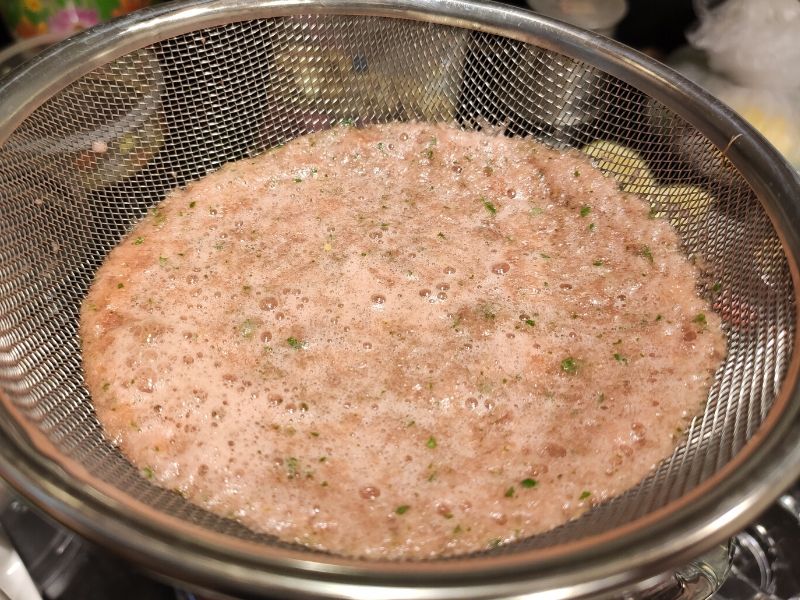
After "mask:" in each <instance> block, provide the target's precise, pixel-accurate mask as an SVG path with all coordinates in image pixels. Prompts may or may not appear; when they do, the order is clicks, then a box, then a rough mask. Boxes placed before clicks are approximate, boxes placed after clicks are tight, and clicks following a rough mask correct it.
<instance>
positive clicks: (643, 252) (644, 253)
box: [639, 246, 653, 264]
mask: <svg viewBox="0 0 800 600" xmlns="http://www.w3.org/2000/svg"><path fill="white" fill-rule="evenodd" d="M639 254H640V255H641V256H643V257H644V258H646V259H647V261H648V262H649V263H650V264H652V263H653V253H652V252H651V250H650V246H642V249H641V250H639Z"/></svg>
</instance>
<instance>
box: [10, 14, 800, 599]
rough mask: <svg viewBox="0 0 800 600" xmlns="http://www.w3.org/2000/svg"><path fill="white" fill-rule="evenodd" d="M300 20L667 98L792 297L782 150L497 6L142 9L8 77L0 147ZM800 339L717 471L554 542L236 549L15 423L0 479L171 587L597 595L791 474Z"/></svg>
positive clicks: (670, 78) (251, 593)
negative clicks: (442, 555)
mask: <svg viewBox="0 0 800 600" xmlns="http://www.w3.org/2000/svg"><path fill="white" fill-rule="evenodd" d="M309 11H312V12H314V13H316V14H347V15H371V16H386V17H393V18H406V19H422V20H425V21H428V22H434V23H439V24H443V25H450V26H460V27H466V28H469V29H473V30H476V31H483V32H487V33H495V34H500V35H503V36H506V37H509V38H513V39H515V40H518V41H520V42H525V43H533V44H536V45H538V46H540V47H544V48H547V49H549V50H553V51H555V52H559V53H562V54H566V55H567V56H570V57H572V58H575V59H578V60H585V61H587V62H589V63H591V64H593V65H595V66H596V67H598V68H599V69H601V70H603V71H605V72H607V73H609V74H610V75H612V76H614V77H617V78H618V79H620V80H622V81H624V82H626V83H628V84H630V85H632V86H634V87H636V88H637V89H639V90H641V91H643V92H644V93H646V94H648V95H649V96H651V97H653V98H655V99H656V100H659V101H661V102H662V103H664V104H666V105H668V106H669V107H670V109H671V110H673V111H675V112H676V113H677V114H679V115H680V116H681V117H683V118H684V119H685V120H686V121H687V122H689V123H690V124H691V125H693V126H695V127H697V129H699V130H700V131H702V132H703V133H704V134H705V135H706V136H707V137H708V139H709V140H710V141H711V142H712V143H713V144H714V145H716V146H717V147H718V148H720V149H723V150H724V153H725V154H726V156H727V157H728V158H729V159H730V161H731V162H732V163H733V165H734V166H736V167H737V168H738V169H739V170H740V172H741V173H742V174H743V176H744V177H745V178H746V179H747V181H748V183H749V184H750V185H751V186H752V188H753V189H754V190H755V192H756V193H757V195H758V197H759V198H760V199H761V201H762V204H763V206H764V208H765V210H766V211H767V213H768V215H769V216H770V218H771V219H772V222H773V225H774V226H775V228H776V230H777V232H778V235H779V236H780V237H781V241H782V243H783V247H784V251H785V253H786V256H787V258H788V262H789V269H790V272H791V276H792V281H793V284H794V290H795V292H794V295H795V300H797V298H798V292H797V290H798V289H800V271H799V270H798V261H797V257H798V256H800V235H798V231H795V230H793V229H792V228H791V227H790V226H789V227H787V226H786V225H785V224H791V223H798V224H800V203H798V199H800V192H799V190H800V177H798V175H797V174H796V173H795V172H794V171H793V170H792V169H791V168H790V167H789V166H788V165H787V164H786V162H785V161H784V160H783V158H782V157H781V156H780V154H779V153H778V152H777V151H776V150H775V149H774V148H772V147H771V146H770V145H769V144H768V143H767V142H766V141H765V140H764V139H763V138H762V137H761V136H760V135H759V134H758V133H757V132H756V131H755V130H754V129H753V128H752V127H750V126H749V125H748V124H747V123H745V122H744V121H743V120H742V119H741V118H740V117H738V116H737V115H735V114H734V113H733V112H732V111H730V110H729V109H728V108H726V107H725V106H724V105H722V104H721V103H720V102H719V101H717V100H715V99H714V98H713V97H711V96H710V95H708V94H706V93H705V92H703V91H702V90H701V89H700V88H698V87H696V86H694V85H692V84H690V83H689V82H687V81H685V80H683V79H682V78H681V77H680V76H678V75H677V74H675V73H674V72H673V71H671V70H670V69H668V68H666V67H664V66H663V65H660V64H659V63H657V62H656V61H653V60H651V59H649V58H647V57H644V56H643V55H641V54H639V53H637V52H635V51H633V50H631V49H629V48H627V47H625V46H622V45H621V44H618V43H615V42H613V41H611V40H608V39H606V38H603V37H601V36H598V35H595V34H592V33H588V32H585V31H582V30H578V29H576V28H573V27H570V26H567V25H564V24H560V23H557V22H554V21H550V20H548V19H546V18H543V17H539V16H536V15H533V14H531V13H529V12H526V11H522V10H518V9H513V8H510V7H507V6H503V5H494V4H488V3H487V4H484V3H474V2H468V1H463V0H440V1H435V0H402V1H400V2H389V1H386V0H384V1H374V0H360V1H354V0H325V1H324V2H319V3H318V2H311V1H309V0H281V1H277V2H267V1H264V0H259V1H252V2H247V3H243V2H241V1H237V0H221V1H215V0H189V1H186V2H182V3H177V4H167V5H162V6H158V7H154V8H151V9H146V10H143V11H139V12H137V13H134V14H132V15H130V16H128V17H126V18H123V19H121V20H118V21H114V22H111V23H107V24H104V25H101V26H98V27H96V28H94V29H92V30H90V31H87V32H85V33H82V34H79V35H77V36H75V37H73V38H71V39H69V40H67V41H65V42H63V43H61V44H59V45H58V46H56V47H54V48H52V49H50V50H48V51H47V52H45V53H44V54H43V55H42V56H41V57H40V58H38V59H36V60H35V61H33V62H32V63H30V64H29V65H27V66H25V67H23V68H22V69H20V70H18V71H17V72H15V73H14V74H13V75H12V76H11V77H9V78H8V79H7V80H6V81H5V82H4V84H3V86H2V88H0V106H3V109H4V116H2V117H0V144H2V143H3V142H4V141H5V140H6V139H7V138H8V136H9V135H11V133H12V132H13V131H14V130H15V129H16V127H18V126H19V124H20V123H22V121H23V120H24V119H25V118H26V117H27V116H29V115H30V114H31V113H32V112H33V111H34V110H35V109H36V108H37V107H38V106H40V105H41V104H42V103H44V102H45V101H46V100H47V99H48V98H50V97H51V96H53V95H54V94H55V93H57V92H58V91H59V90H61V89H63V88H64V87H66V86H67V85H68V84H70V83H72V82H73V81H75V80H77V79H78V78H79V77H81V76H82V75H85V74H87V73H89V72H90V71H92V70H93V69H95V68H97V67H99V66H101V65H103V64H105V63H107V62H109V61H111V60H114V59H116V58H118V57H120V56H123V55H125V54H127V53H129V52H132V51H134V50H137V49H139V48H141V47H144V46H148V45H150V44H153V43H156V42H159V41H162V40H164V39H168V38H171V37H174V36H176V35H180V34H182V33H188V32H190V31H194V30H197V29H201V28H206V27H214V26H217V25H222V24H227V23H231V22H235V21H244V20H250V19H261V18H272V17H276V16H286V15H291V14H305V13H308V12H309ZM796 304H798V303H797V302H796ZM795 320H796V319H795ZM799 344H800V342H799V341H798V339H797V338H796V339H795V346H794V348H793V350H792V359H791V361H790V364H789V367H788V370H787V374H786V376H785V380H784V384H783V386H782V388H781V391H780V393H779V395H778V396H777V398H776V399H775V403H774V405H773V408H772V410H771V412H770V414H769V416H768V417H767V419H766V420H765V422H764V423H763V424H762V425H761V427H760V429H759V431H758V432H757V433H756V435H755V436H754V437H753V439H751V440H750V442H749V443H748V445H747V446H746V447H745V448H744V449H743V450H742V451H741V452H739V453H738V454H737V455H736V456H735V457H734V458H733V459H732V460H731V461H730V462H729V463H728V464H727V465H726V466H725V467H724V468H722V469H721V470H720V471H719V472H717V473H716V474H714V475H713V476H712V477H710V478H709V479H707V480H705V481H704V482H702V483H701V484H699V485H698V486H697V487H696V488H694V489H693V490H692V491H691V492H690V493H689V494H687V495H685V496H684V497H682V498H680V499H679V500H677V501H674V502H671V503H669V504H667V505H666V506H665V507H663V508H661V509H659V510H656V511H654V512H653V513H651V514H649V515H647V516H646V517H643V518H641V519H638V520H636V521H633V522H632V523H630V524H629V525H627V526H625V527H620V528H617V529H615V530H613V531H611V532H608V533H606V534H602V535H598V536H594V537H592V538H589V539H587V540H581V541H578V542H571V543H568V544H564V545H563V546H559V547H558V548H546V549H539V550H534V551H529V552H523V553H519V554H514V555H506V556H498V557H470V558H467V559H459V558H454V559H453V560H450V561H446V562H436V563H388V562H377V563H366V562H363V561H356V560H349V559H343V558H337V557H330V558H324V557H322V556H319V555H314V556H313V557H312V556H310V555H306V554H302V553H299V552H292V551H286V550H276V549H268V548H264V547H261V546H258V547H256V546H254V545H252V544H250V543H247V542H243V541H242V542H237V541H234V540H230V541H229V542H230V543H228V541H226V543H225V544H220V543H218V541H219V540H215V539H212V538H213V537H215V536H212V535H211V534H208V535H198V534H197V533H198V532H197V531H196V528H194V527H192V526H189V525H186V527H175V528H172V529H166V528H164V527H162V526H161V524H160V522H159V519H158V518H157V517H154V519H151V520H148V519H146V518H144V515H143V514H133V513H128V514H124V513H121V511H120V510H119V507H120V505H119V504H118V503H117V501H116V500H115V499H114V497H113V495H112V494H111V493H107V490H102V489H95V488H88V487H84V486H82V485H80V483H79V482H78V481H76V480H75V478H74V477H73V476H72V475H71V474H70V473H69V472H67V471H65V470H64V469H63V468H62V466H61V465H59V464H58V462H57V461H56V460H55V459H51V458H50V457H48V456H47V455H46V454H44V453H43V452H42V445H41V444H39V443H37V441H36V440H35V439H32V437H31V436H30V432H29V431H28V430H25V429H23V428H22V427H21V426H20V425H19V424H18V423H16V421H15V422H2V423H0V474H2V476H3V477H4V478H5V479H7V480H8V481H9V482H10V483H11V484H12V485H13V486H14V487H15V488H16V489H17V490H19V491H20V492H21V493H22V494H23V495H24V496H25V497H27V498H28V499H29V500H31V501H32V502H33V503H34V504H36V505H37V506H39V507H40V508H42V509H43V510H45V511H46V512H47V513H49V514H50V515H52V516H54V517H55V518H57V519H58V520H59V521H61V522H62V523H64V524H66V525H67V526H69V527H71V528H73V529H75V530H76V531H78V532H79V533H81V534H82V535H84V536H86V537H87V538H89V539H92V540H94V541H97V542H99V543H101V544H103V545H105V546H107V547H109V548H110V549H112V550H113V551H115V552H116V553H118V554H120V555H121V556H122V557H123V558H126V559H128V560H131V561H133V562H135V563H138V564H140V565H142V566H143V567H145V568H147V569H150V570H152V571H154V572H156V573H160V574H162V575H163V576H166V577H168V578H174V579H177V580H180V581H188V582H191V583H192V584H194V585H198V586H200V587H208V588H210V589H214V590H218V591H221V592H223V593H228V594H233V595H237V596H240V597H242V596H244V597H257V596H258V595H260V594H266V593H275V592H279V593H281V594H283V595H298V596H305V595H309V594H312V595H320V596H326V597H352V598H412V597H413V598H466V597H470V598H490V597H514V596H520V595H523V594H524V595H525V597H530V598H539V597H541V598H544V597H548V598H580V597H588V596H597V595H608V594H611V593H613V592H614V591H615V590H619V589H621V588H623V587H625V586H627V585H628V584H630V583H631V582H634V581H641V580H643V579H646V578H647V577H650V576H652V575H654V574H656V573H659V572H662V571H664V570H665V569H668V568H671V567H675V566H679V565H680V564H682V563H685V562H688V561H689V560H690V559H692V558H694V557H696V556H697V555H699V554H701V553H702V552H703V551H705V550H707V549H709V548H711V547H712V546H713V545H715V544H717V543H719V542H721V541H722V540H724V539H725V538H727V537H729V536H730V535H731V534H733V533H735V532H736V531H737V530H739V529H741V528H742V527H743V526H744V525H745V524H746V523H747V522H748V521H750V520H751V519H752V518H754V517H755V516H756V515H757V514H758V513H759V512H761V511H762V510H764V509H765V508H766V507H767V506H768V505H769V504H770V503H771V502H772V501H773V500H774V498H775V497H777V496H778V495H779V493H780V492H781V491H782V490H783V489H785V488H786V487H788V486H789V485H790V484H791V483H792V482H793V481H794V480H795V479H796V478H797V476H798V475H800V445H798V444H796V443H795V442H794V440H795V439H798V438H800V390H798V382H797V378H798V377H797V376H798V370H799V369H800V352H798V351H797V350H798V345H799ZM6 404H7V405H10V403H8V402H7V403H6ZM21 418H22V417H21ZM767 434H769V435H767Z"/></svg>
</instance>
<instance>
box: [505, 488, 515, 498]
mask: <svg viewBox="0 0 800 600" xmlns="http://www.w3.org/2000/svg"><path fill="white" fill-rule="evenodd" d="M515 491H516V490H514V486H513V485H512V486H511V487H510V488H508V489H507V490H506V493H505V494H503V495H504V496H505V497H506V498H513V497H514V493H515Z"/></svg>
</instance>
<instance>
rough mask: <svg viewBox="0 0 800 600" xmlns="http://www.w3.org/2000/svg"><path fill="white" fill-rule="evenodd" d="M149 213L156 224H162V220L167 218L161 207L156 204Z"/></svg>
mask: <svg viewBox="0 0 800 600" xmlns="http://www.w3.org/2000/svg"><path fill="white" fill-rule="evenodd" d="M150 213H151V214H152V215H153V220H154V221H155V223H156V225H163V224H164V221H166V220H167V217H166V216H165V215H164V213H162V212H161V209H160V208H158V207H157V206H156V207H155V208H153V209H152V210H151V211H150Z"/></svg>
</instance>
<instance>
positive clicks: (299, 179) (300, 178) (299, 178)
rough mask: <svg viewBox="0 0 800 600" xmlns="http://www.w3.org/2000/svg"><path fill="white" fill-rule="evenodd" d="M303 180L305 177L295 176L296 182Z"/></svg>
mask: <svg viewBox="0 0 800 600" xmlns="http://www.w3.org/2000/svg"><path fill="white" fill-rule="evenodd" d="M302 181H303V178H302V177H295V178H294V182H295V183H301V182H302Z"/></svg>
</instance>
